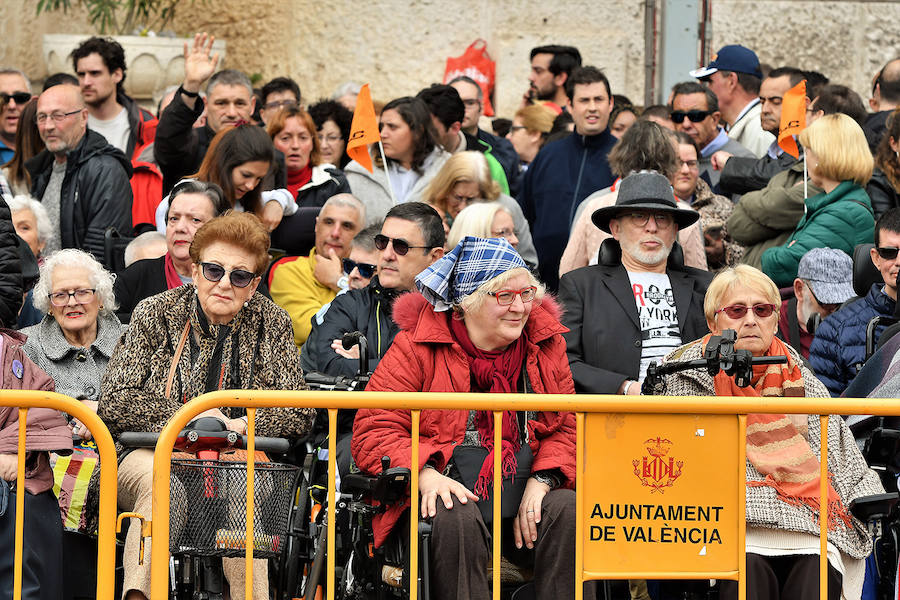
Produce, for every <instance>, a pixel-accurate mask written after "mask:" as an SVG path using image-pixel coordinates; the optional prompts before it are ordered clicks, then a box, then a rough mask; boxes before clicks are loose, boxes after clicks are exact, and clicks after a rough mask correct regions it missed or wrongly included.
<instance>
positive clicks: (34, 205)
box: [7, 194, 51, 261]
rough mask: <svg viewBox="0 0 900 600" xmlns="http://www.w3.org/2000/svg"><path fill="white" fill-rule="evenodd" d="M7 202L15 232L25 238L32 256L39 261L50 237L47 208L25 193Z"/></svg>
mask: <svg viewBox="0 0 900 600" xmlns="http://www.w3.org/2000/svg"><path fill="white" fill-rule="evenodd" d="M7 204H9V211H10V212H11V213H12V220H13V226H14V227H15V228H16V233H17V234H18V235H19V237H20V238H22V239H23V240H25V242H26V243H27V244H28V247H29V248H31V252H32V254H34V257H35V258H36V259H38V260H39V261H40V260H41V252H43V250H44V247H45V246H46V245H47V239H48V238H49V237H50V228H51V225H50V217H49V216H47V209H46V208H44V205H43V204H41V203H40V202H38V201H37V200H35V199H34V198H32V197H31V196H28V195H25V194H20V195H18V196H15V197H14V198H13V199H12V200H10V201H9V202H8V203H7Z"/></svg>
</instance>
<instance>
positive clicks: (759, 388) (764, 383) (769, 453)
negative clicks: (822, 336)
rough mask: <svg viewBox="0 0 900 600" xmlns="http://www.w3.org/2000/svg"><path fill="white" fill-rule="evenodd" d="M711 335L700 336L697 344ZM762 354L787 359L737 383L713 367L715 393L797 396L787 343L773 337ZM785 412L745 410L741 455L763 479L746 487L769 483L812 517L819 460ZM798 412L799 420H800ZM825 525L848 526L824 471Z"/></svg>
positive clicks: (799, 387) (799, 382)
mask: <svg viewBox="0 0 900 600" xmlns="http://www.w3.org/2000/svg"><path fill="white" fill-rule="evenodd" d="M710 337H711V336H709V335H707V336H706V337H705V338H703V346H704V348H705V347H706V344H707V343H708V342H709V339H710ZM764 355H765V356H779V355H783V356H787V359H788V362H787V364H780V365H759V366H754V367H753V379H752V384H751V385H750V386H748V387H746V388H741V387H738V386H737V385H736V384H735V383H734V379H733V378H732V377H730V376H728V375H726V374H725V373H724V372H721V371H720V372H719V373H718V374H717V375H716V376H715V378H714V380H713V382H714V387H715V391H716V395H717V396H762V397H803V396H805V395H806V391H805V388H804V385H803V375H802V373H801V372H800V366H799V365H798V364H797V363H796V362H795V361H794V359H793V357H792V356H791V353H790V351H789V350H788V347H787V345H786V344H785V343H784V342H782V341H781V340H779V339H778V338H773V339H772V344H771V345H770V346H769V349H768V350H767V351H766V352H765V353H764ZM791 417H792V416H791V415H783V414H774V415H770V414H750V415H747V460H749V461H750V463H751V464H752V465H753V466H754V467H755V468H756V470H757V471H759V472H760V474H762V475H763V477H765V479H764V480H763V481H748V482H747V485H748V486H752V487H757V486H769V487H772V488H773V489H774V490H775V492H776V493H777V495H778V499H779V500H781V501H782V502H787V503H788V504H791V505H793V506H806V507H808V508H809V509H810V510H811V511H812V519H813V521H814V522H817V519H818V515H819V469H820V464H819V459H818V457H817V456H816V455H815V454H813V451H812V449H811V448H810V446H809V441H808V440H807V439H806V437H805V435H804V433H805V432H804V433H801V431H800V430H799V429H798V426H797V425H798V424H799V423H800V422H801V421H799V420H798V421H795V419H792V418H791ZM805 421H806V416H805V415H803V418H802V422H803V423H805ZM828 477H829V482H828V529H834V528H835V527H836V526H837V525H838V524H839V523H840V522H843V524H844V525H845V526H846V527H848V528H849V527H852V523H851V519H850V514H849V512H848V511H847V507H846V506H845V505H844V503H843V501H842V500H841V497H840V496H839V495H838V493H837V490H835V489H834V486H833V485H832V483H831V478H832V474H831V473H829V474H828Z"/></svg>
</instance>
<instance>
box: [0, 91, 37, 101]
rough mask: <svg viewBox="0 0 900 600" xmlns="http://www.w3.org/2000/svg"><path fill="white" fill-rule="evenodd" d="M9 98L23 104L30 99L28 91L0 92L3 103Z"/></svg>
mask: <svg viewBox="0 0 900 600" xmlns="http://www.w3.org/2000/svg"><path fill="white" fill-rule="evenodd" d="M10 100H15V101H16V104H25V103H26V102H28V101H29V100H31V94H29V93H28V92H15V93H14V94H7V93H5V92H0V101H2V102H3V104H6V103H7V102H9V101H10Z"/></svg>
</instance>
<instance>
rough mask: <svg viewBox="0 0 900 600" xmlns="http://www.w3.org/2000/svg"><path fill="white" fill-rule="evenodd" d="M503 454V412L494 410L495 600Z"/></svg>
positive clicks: (495, 595)
mask: <svg viewBox="0 0 900 600" xmlns="http://www.w3.org/2000/svg"><path fill="white" fill-rule="evenodd" d="M502 454H503V412H502V411H499V410H495V411H494V481H493V485H494V526H493V527H492V528H491V537H492V538H493V542H494V553H493V556H492V557H491V559H492V562H493V564H494V576H493V577H492V579H493V584H494V594H493V597H494V600H500V519H501V518H502V515H501V512H500V508H501V506H500V494H501V489H502V488H503V473H502V471H501V469H502V466H501V463H502V458H503V457H502Z"/></svg>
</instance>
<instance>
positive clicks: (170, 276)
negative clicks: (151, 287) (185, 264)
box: [165, 252, 184, 290]
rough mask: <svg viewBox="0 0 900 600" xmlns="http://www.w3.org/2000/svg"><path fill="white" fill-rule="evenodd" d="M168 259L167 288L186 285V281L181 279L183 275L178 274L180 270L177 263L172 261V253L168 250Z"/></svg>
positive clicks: (166, 261) (166, 262)
mask: <svg viewBox="0 0 900 600" xmlns="http://www.w3.org/2000/svg"><path fill="white" fill-rule="evenodd" d="M165 256H166V260H165V265H166V268H165V271H166V289H169V290H171V289H173V288H177V287H178V286H180V285H184V282H183V281H182V280H181V277H180V276H179V275H178V271H177V270H176V269H175V263H174V262H172V255H171V254H170V253H168V252H166V255H165Z"/></svg>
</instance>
